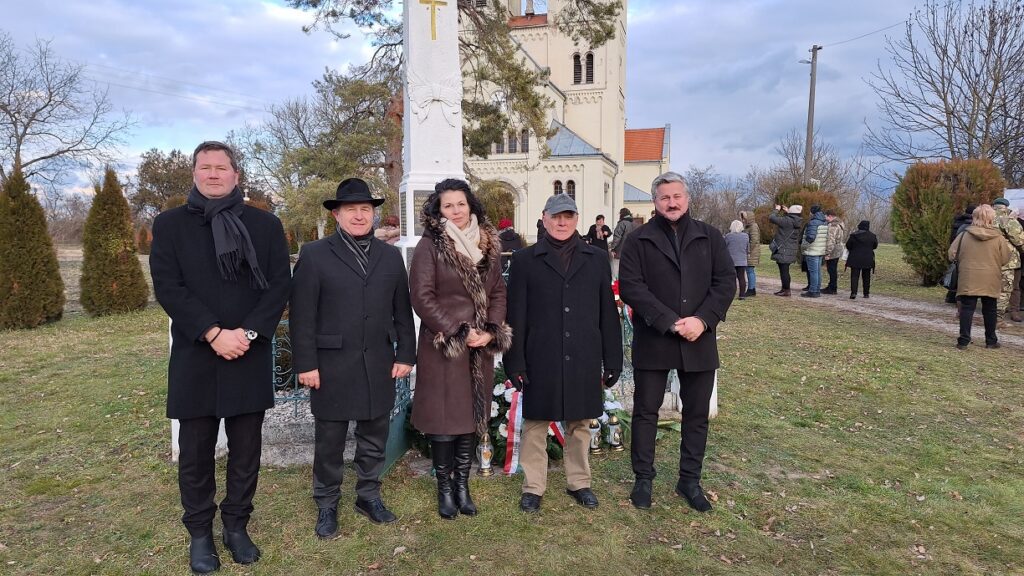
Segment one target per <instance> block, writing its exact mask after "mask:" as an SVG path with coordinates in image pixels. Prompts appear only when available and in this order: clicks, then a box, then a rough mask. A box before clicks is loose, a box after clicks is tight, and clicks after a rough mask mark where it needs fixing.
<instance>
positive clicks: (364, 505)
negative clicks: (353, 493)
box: [356, 498, 398, 524]
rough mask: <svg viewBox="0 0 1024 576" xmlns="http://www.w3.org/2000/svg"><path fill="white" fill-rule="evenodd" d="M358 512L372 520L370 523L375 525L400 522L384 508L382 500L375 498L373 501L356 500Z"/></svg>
mask: <svg viewBox="0 0 1024 576" xmlns="http://www.w3.org/2000/svg"><path fill="white" fill-rule="evenodd" d="M356 512H359V513H360V514H362V515H363V516H366V517H367V518H369V519H370V522H373V523H374V524H388V523H390V522H394V521H395V520H398V518H397V517H396V516H395V515H394V514H392V513H391V510H388V509H387V507H386V506H384V501H383V500H381V499H380V498H374V499H373V500H356Z"/></svg>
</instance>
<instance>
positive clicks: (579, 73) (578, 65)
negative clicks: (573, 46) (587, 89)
mask: <svg viewBox="0 0 1024 576" xmlns="http://www.w3.org/2000/svg"><path fill="white" fill-rule="evenodd" d="M581 82H583V63H582V62H580V55H579V54H573V55H572V83H573V84H580V83H581Z"/></svg>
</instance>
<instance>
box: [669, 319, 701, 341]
mask: <svg viewBox="0 0 1024 576" xmlns="http://www.w3.org/2000/svg"><path fill="white" fill-rule="evenodd" d="M673 329H674V330H675V332H676V334H679V335H680V336H682V337H683V338H685V339H686V340H687V341H688V342H693V341H694V340H696V339H697V338H700V335H701V334H703V333H704V322H703V321H702V320H701V319H700V318H697V317H696V316H687V317H686V318H680V319H679V320H676V323H675V325H674V326H673Z"/></svg>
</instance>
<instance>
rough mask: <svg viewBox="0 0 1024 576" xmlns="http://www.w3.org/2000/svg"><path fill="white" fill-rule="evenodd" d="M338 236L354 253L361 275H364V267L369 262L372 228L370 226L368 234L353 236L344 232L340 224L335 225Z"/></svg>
mask: <svg viewBox="0 0 1024 576" xmlns="http://www.w3.org/2000/svg"><path fill="white" fill-rule="evenodd" d="M337 229H338V236H340V237H341V242H342V243H343V244H344V245H345V247H346V248H348V249H349V250H350V251H351V252H352V253H353V254H355V257H356V262H358V263H359V268H360V269H362V271H363V277H364V278H365V277H366V267H367V266H368V265H369V263H370V257H369V254H370V242H371V241H372V240H373V228H370V232H369V234H364V235H362V236H353V235H351V234H349V233H348V232H345V230H343V229H342V228H341V226H338V227H337Z"/></svg>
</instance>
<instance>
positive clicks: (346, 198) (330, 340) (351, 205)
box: [289, 178, 416, 539]
mask: <svg viewBox="0 0 1024 576" xmlns="http://www.w3.org/2000/svg"><path fill="white" fill-rule="evenodd" d="M383 202H384V199H383V198H374V197H373V196H372V195H371V194H370V188H369V186H367V185H366V182H364V181H362V180H360V179H358V178H349V179H347V180H344V181H342V182H341V184H340V185H338V190H337V193H336V197H335V198H334V199H329V200H325V201H324V202H323V205H324V208H327V209H328V210H330V211H331V215H332V216H333V217H334V219H335V220H336V221H337V228H336V232H335V233H334V234H332V235H330V236H328V237H326V238H323V239H321V240H317V241H315V242H309V243H307V244H305V245H303V246H302V251H301V252H299V261H298V262H297V263H296V264H295V276H294V278H293V279H292V297H291V308H290V310H289V327H290V329H291V336H292V365H293V367H294V371H295V373H296V374H298V379H299V383H300V384H302V385H304V386H308V387H310V388H311V390H310V394H309V396H310V408H311V410H312V412H313V416H314V417H315V418H316V426H315V436H316V438H315V445H314V454H313V500H314V501H315V502H316V505H317V509H318V510H319V513H318V517H317V523H316V527H315V532H316V535H317V536H318V537H320V538H323V539H329V538H334V537H335V536H336V535H337V532H338V500H339V498H340V495H341V481H342V469H343V467H344V464H345V460H344V451H345V438H346V436H347V435H348V428H349V421H350V420H354V421H355V422H356V433H355V436H356V453H355V459H354V460H353V464H354V465H355V469H356V474H357V476H358V479H357V481H356V488H355V492H356V502H355V509H356V512H358V513H360V514H362V515H364V516H366V517H367V518H369V519H370V520H371V521H372V522H375V523H381V522H393V521H394V520H395V515H394V514H392V513H391V512H390V511H389V510H388V509H387V507H386V506H384V502H383V500H382V499H381V495H380V484H381V482H380V475H381V473H382V472H383V469H384V450H385V447H386V445H387V440H388V431H389V429H390V425H391V409H392V408H393V407H394V405H395V378H404V377H406V376H408V375H409V373H410V372H411V371H412V366H413V364H414V363H415V362H416V330H415V328H414V324H413V319H412V306H411V305H410V304H409V282H408V278H407V276H406V272H405V263H404V262H403V260H402V255H401V253H400V252H399V251H398V249H397V248H395V247H393V246H391V245H389V244H387V243H386V242H384V241H382V240H380V239H379V238H376V237H375V234H374V231H373V208H374V206H379V205H380V204H382V203H383Z"/></svg>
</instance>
